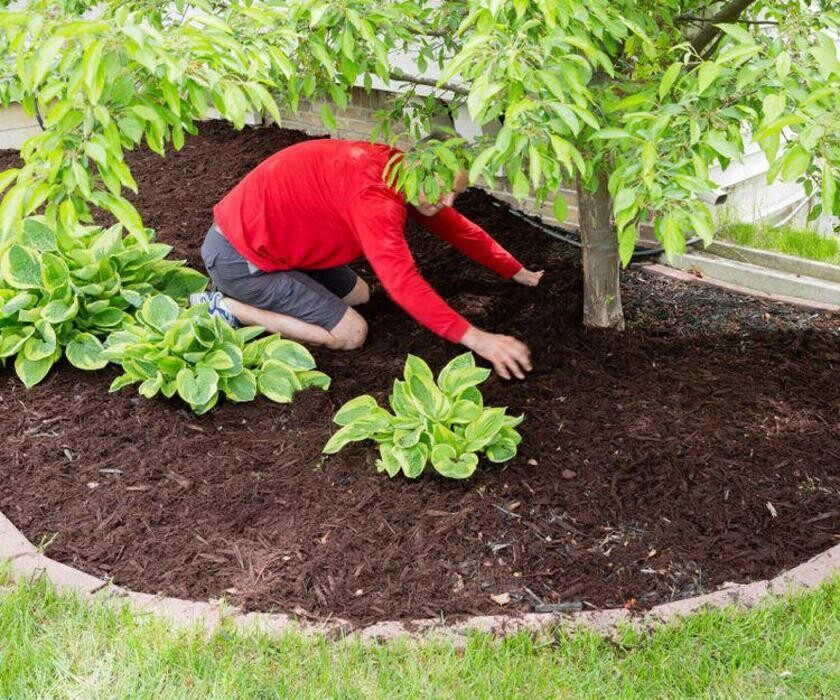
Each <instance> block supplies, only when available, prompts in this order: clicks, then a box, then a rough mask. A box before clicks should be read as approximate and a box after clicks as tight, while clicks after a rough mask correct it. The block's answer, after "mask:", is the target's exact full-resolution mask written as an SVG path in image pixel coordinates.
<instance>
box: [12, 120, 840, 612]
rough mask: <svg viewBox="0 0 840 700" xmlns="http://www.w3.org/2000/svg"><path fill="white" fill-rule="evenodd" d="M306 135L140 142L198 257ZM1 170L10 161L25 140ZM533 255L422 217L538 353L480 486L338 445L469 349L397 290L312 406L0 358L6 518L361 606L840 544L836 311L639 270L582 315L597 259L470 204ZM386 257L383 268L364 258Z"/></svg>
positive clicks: (254, 133)
mask: <svg viewBox="0 0 840 700" xmlns="http://www.w3.org/2000/svg"><path fill="white" fill-rule="evenodd" d="M300 138H301V135H300V134H296V133H293V132H287V131H282V130H278V129H264V130H249V131H245V132H243V133H241V134H235V133H233V132H232V131H230V130H229V129H227V128H226V127H223V126H220V125H218V124H210V125H206V126H205V127H204V128H203V138H200V139H190V140H188V143H187V145H186V146H185V148H184V150H183V151H182V152H181V153H179V154H177V155H175V156H174V157H172V158H168V159H166V160H161V159H159V158H158V157H157V156H154V155H151V154H136V155H134V156H133V157H132V163H133V167H134V172H135V175H136V177H137V180H138V182H139V183H140V187H141V191H142V195H141V196H140V197H138V198H137V201H138V205H139V207H140V209H141V211H142V213H143V215H144V216H145V219H146V221H147V223H148V224H149V225H151V226H154V227H155V228H157V229H158V232H159V235H160V238H161V239H162V240H164V241H168V242H170V243H172V244H174V245H175V248H176V251H177V253H178V254H179V255H181V256H183V257H186V258H188V259H189V260H190V261H191V262H192V263H194V264H199V263H198V249H199V245H200V242H201V239H202V236H203V234H204V231H205V230H206V228H207V226H208V224H209V222H210V209H211V206H212V204H213V203H214V202H215V201H216V200H217V199H218V198H219V197H220V196H221V195H223V194H224V192H225V191H226V190H227V189H229V188H230V186H232V185H233V184H234V183H235V182H236V181H237V180H238V179H239V178H240V177H241V176H242V175H244V174H245V172H247V170H248V169H249V168H251V167H252V166H253V165H255V164H256V163H257V162H259V161H260V160H261V159H262V158H264V157H266V156H267V155H269V154H270V153H272V152H274V151H275V150H277V149H279V148H281V147H283V146H284V145H287V144H289V143H291V142H293V141H296V140H299V139H300ZM5 157H6V162H9V161H11V160H12V159H13V158H14V154H5ZM459 208H461V209H462V210H463V211H464V212H465V213H467V214H468V215H469V216H471V217H473V218H474V219H475V220H477V221H478V222H479V223H481V224H482V225H483V226H485V227H486V228H487V229H488V230H489V231H491V232H492V233H493V234H494V235H496V236H497V237H498V238H499V239H500V240H501V241H502V242H503V243H504V244H505V245H507V246H508V247H510V248H511V249H512V250H513V251H514V252H515V253H516V254H517V255H519V256H520V257H521V259H522V260H523V261H524V262H525V263H526V264H528V265H530V266H532V267H535V268H539V267H545V268H546V270H547V272H546V278H545V280H544V282H543V284H542V285H541V286H540V287H539V288H537V289H526V288H523V287H520V286H518V285H515V284H513V283H500V282H498V281H497V280H495V279H494V278H493V277H492V276H491V275H489V274H487V273H485V272H483V271H482V270H479V269H478V268H476V267H475V266H474V265H472V264H470V263H468V262H467V261H465V260H464V259H462V258H460V257H459V256H458V255H457V254H455V253H453V252H452V251H450V250H448V249H446V248H445V247H444V246H443V245H440V244H439V243H438V242H437V241H434V240H432V239H431V238H430V237H429V236H428V235H426V234H424V233H421V232H418V231H415V230H411V232H410V240H411V243H412V248H413V250H415V252H416V254H417V258H418V262H419V264H420V266H421V268H422V269H423V271H424V272H425V274H426V275H427V276H428V278H429V279H430V280H431V281H432V282H433V283H434V285H435V286H436V287H437V289H438V290H439V291H440V292H441V293H442V294H443V295H444V296H445V297H446V298H447V299H449V300H450V301H451V303H452V304H453V305H454V306H455V307H456V308H457V309H460V310H462V311H463V312H464V313H465V314H466V315H467V316H468V317H469V318H470V319H472V320H473V321H474V322H475V323H476V324H478V325H480V326H483V327H486V328H489V329H493V330H497V331H504V332H507V333H511V334H514V335H517V336H519V337H521V338H523V339H524V340H526V341H527V342H528V343H529V344H530V346H531V347H532V349H533V351H534V357H535V369H534V372H533V373H532V374H531V376H530V377H529V378H528V380H527V381H526V382H523V383H513V384H510V383H505V382H503V381H501V380H498V379H495V378H494V379H493V380H491V381H489V382H488V384H487V385H486V389H485V396H486V400H487V402H488V403H489V404H491V405H493V404H495V405H507V406H509V407H510V408H511V409H512V411H514V412H524V413H525V416H526V419H525V422H524V424H523V425H522V428H521V430H522V433H523V435H524V442H523V444H522V447H521V453H520V455H519V456H518V457H517V458H516V459H515V460H514V461H512V462H510V463H509V464H507V465H505V466H503V467H498V466H496V467H494V466H488V467H486V468H484V469H483V470H482V471H481V472H480V474H479V475H478V476H477V477H476V478H474V479H472V480H470V481H468V482H466V483H460V482H451V481H444V480H442V479H439V478H435V477H433V476H431V475H426V476H424V477H423V478H421V479H420V480H418V481H416V482H410V481H407V480H405V479H396V480H394V481H390V480H388V479H387V478H386V477H384V476H383V475H379V474H377V473H376V471H375V469H374V467H373V459H374V451H373V449H372V448H371V446H370V445H367V444H366V445H357V446H354V447H351V448H348V449H347V450H346V451H344V452H343V453H341V454H340V455H338V456H336V457H331V458H329V459H325V458H323V457H322V456H321V455H320V449H321V446H322V445H323V444H324V442H325V441H326V440H327V438H328V437H329V435H330V433H331V429H332V428H331V424H330V417H331V415H332V414H333V412H334V411H335V410H336V408H337V407H338V406H339V405H340V404H341V403H342V402H343V401H345V400H347V399H349V398H351V397H352V396H355V395H357V394H359V393H363V392H370V393H373V394H375V395H376V396H378V397H384V396H385V395H386V393H387V390H388V388H389V385H390V383H391V381H392V380H393V378H394V377H396V376H397V375H398V374H399V372H400V370H401V368H402V365H403V362H404V359H405V355H406V353H408V352H413V353H416V354H419V355H421V356H423V357H425V358H426V359H427V360H428V361H429V362H430V363H431V364H432V366H434V367H439V366H441V365H442V364H443V363H444V362H445V361H446V360H447V359H448V358H450V357H451V356H453V354H455V353H456V352H457V351H458V349H457V348H456V347H454V346H452V345H449V344H447V343H446V342H444V341H442V340H440V339H438V338H436V337H435V336H433V335H432V334H430V333H428V332H427V331H425V330H423V329H421V328H419V327H417V326H416V325H415V324H414V323H413V322H412V321H411V320H410V319H409V318H407V317H406V316H405V315H404V314H403V313H402V312H400V311H399V310H398V309H397V308H395V307H394V306H393V305H392V304H391V303H390V302H389V301H388V300H387V299H386V298H385V296H384V295H383V294H382V293H381V292H376V293H375V294H374V296H373V299H372V300H371V303H370V304H369V306H368V308H367V309H365V310H364V313H365V315H366V316H367V318H368V319H369V321H370V329H371V330H370V337H369V340H368V343H367V344H366V346H365V347H364V348H363V349H362V350H360V351H357V352H352V353H345V354H341V353H330V352H325V351H319V352H317V358H318V360H319V364H320V366H321V368H322V369H324V370H325V371H326V372H328V373H329V374H330V375H331V376H332V377H333V380H334V387H333V389H332V390H331V391H330V392H329V393H323V392H319V391H310V392H307V393H305V394H301V395H299V396H298V398H297V399H296V400H295V403H294V404H292V405H290V406H278V405H274V404H271V403H269V402H267V401H264V400H259V401H257V402H255V403H253V404H249V405H238V406H233V405H223V406H221V407H220V408H219V409H217V410H216V411H214V412H213V413H212V414H211V415H209V416H206V417H203V418H195V417H193V416H191V415H190V414H189V413H187V412H186V411H185V410H184V409H183V408H182V407H181V406H180V405H179V404H177V403H176V402H166V401H147V400H145V399H141V398H139V397H138V396H137V395H136V394H134V393H133V392H132V391H131V390H124V391H122V392H120V393H118V394H114V395H112V394H108V391H107V390H108V384H109V383H110V381H111V379H112V377H113V375H114V372H113V371H111V370H105V371H102V372H96V373H84V372H79V371H76V370H73V369H71V368H70V367H68V366H61V367H60V369H59V370H58V371H55V372H53V373H52V375H51V376H50V377H49V378H48V379H47V380H46V381H45V382H44V383H43V384H42V385H40V386H38V387H37V388H35V389H34V390H32V391H26V390H25V389H24V388H23V386H22V385H21V384H20V383H19V382H18V381H17V380H16V379H15V378H14V377H13V375H12V373H11V372H10V371H9V370H5V371H2V374H0V438H2V444H0V480H2V484H3V488H2V492H1V493H0V509H2V510H3V512H5V513H6V514H7V515H8V516H9V517H10V518H11V519H12V520H13V521H14V522H15V523H16V524H17V525H18V526H20V527H21V528H22V529H23V531H24V532H25V533H26V535H27V536H28V537H29V538H30V539H32V540H33V541H35V542H36V543H37V542H39V541H41V540H43V541H50V544H49V547H48V550H47V551H48V552H49V554H50V555H51V556H53V557H55V558H57V559H59V560H60V561H64V562H67V563H71V564H73V565H76V566H78V567H80V568H82V569H84V570H86V571H88V572H91V573H94V574H97V575H107V576H112V577H113V578H114V580H115V581H116V582H117V583H119V584H123V585H125V586H129V587H131V588H134V589H138V590H143V591H161V592H163V593H165V594H168V595H173V596H182V597H191V598H207V597H219V596H225V597H227V598H229V599H230V600H232V601H233V602H235V603H238V604H242V605H244V606H245V607H247V608H248V609H273V608H277V609H280V610H293V609H295V610H297V611H298V612H299V613H300V614H303V615H318V616H324V615H330V614H333V615H338V616H341V617H345V618H349V619H351V620H354V621H356V622H367V621H371V620H374V619H382V618H411V617H423V616H436V615H439V614H441V613H444V614H446V615H449V616H452V615H457V614H463V613H490V612H497V611H499V607H498V605H497V604H496V603H495V602H493V601H492V600H491V598H490V596H491V595H496V594H499V593H503V592H509V593H510V595H511V597H512V602H511V603H510V604H509V605H508V606H507V608H508V609H530V606H531V604H532V603H533V602H534V599H535V598H539V599H540V600H543V601H546V602H555V601H568V600H582V601H586V603H587V604H591V605H594V606H621V605H625V604H627V605H633V606H636V607H647V606H650V605H652V604H655V603H659V602H662V601H667V600H670V599H673V598H679V597H683V596H688V595H691V594H695V593H698V592H700V591H704V590H709V589H711V588H714V587H715V586H718V585H719V584H721V583H723V582H725V581H747V580H750V579H757V578H762V577H767V576H772V575H774V574H776V573H778V572H779V571H780V570H781V569H783V568H785V567H789V566H791V565H794V564H797V563H799V562H801V561H803V560H805V559H806V558H808V557H810V556H812V555H814V554H816V553H817V552H819V551H821V550H824V549H825V548H827V547H829V546H831V545H832V544H835V543H836V542H837V541H838V536H840V382H838V381H837V377H838V371H840V319H838V317H837V316H836V315H835V316H831V315H827V314H818V313H813V312H809V311H805V310H801V309H796V308H794V307H789V306H782V305H774V304H768V303H765V302H759V301H756V300H754V299H751V298H748V297H742V296H737V295H733V294H729V293H725V292H721V291H719V290H716V289H713V288H708V287H701V286H694V285H686V284H684V283H677V282H674V281H671V280H665V279H661V278H658V277H655V276H653V275H650V274H649V273H646V272H645V271H644V270H643V269H635V270H631V271H629V272H627V273H625V274H624V278H623V279H624V282H623V284H624V291H623V293H624V300H625V305H626V312H627V319H628V331H627V332H625V333H624V334H610V333H595V332H589V331H586V330H584V329H583V328H582V326H581V323H580V307H581V284H580V275H579V270H578V268H577V266H576V264H575V262H574V256H572V255H570V253H569V251H568V250H567V249H564V248H561V247H560V246H559V245H558V244H557V243H553V242H551V241H549V240H548V239H547V238H545V237H544V236H543V235H542V234H540V233H538V232H536V231H534V230H532V229H530V228H529V227H528V226H527V224H524V223H523V222H521V221H520V220H518V219H515V218H513V217H511V216H510V215H508V214H506V213H505V211H504V210H503V209H500V208H498V207H497V206H495V205H494V203H493V200H491V198H489V197H488V196H486V195H484V194H481V193H476V192H473V193H469V194H468V195H466V196H465V197H464V198H463V201H461V202H460V203H459ZM362 269H363V267H362Z"/></svg>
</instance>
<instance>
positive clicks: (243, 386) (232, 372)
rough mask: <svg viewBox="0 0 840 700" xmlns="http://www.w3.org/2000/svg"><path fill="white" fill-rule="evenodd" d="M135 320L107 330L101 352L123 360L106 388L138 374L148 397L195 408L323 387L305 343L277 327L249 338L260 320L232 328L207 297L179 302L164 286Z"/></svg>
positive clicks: (326, 381) (286, 397)
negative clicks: (276, 331) (186, 304)
mask: <svg viewBox="0 0 840 700" xmlns="http://www.w3.org/2000/svg"><path fill="white" fill-rule="evenodd" d="M136 319H137V323H136V324H135V325H132V326H130V327H127V328H124V329H122V330H119V331H116V332H114V333H112V334H111V335H110V336H108V339H107V341H106V342H105V348H104V349H103V350H102V351H101V353H100V355H99V357H100V358H102V359H105V360H111V361H113V362H116V363H119V364H121V365H122V368H123V370H125V374H123V375H121V376H119V377H117V378H116V379H115V380H114V382H113V383H112V384H111V391H118V390H119V389H121V388H123V387H124V386H127V385H129V384H135V383H137V382H140V387H139V392H140V394H141V395H143V396H145V397H146V398H151V397H153V396H155V395H156V394H157V393H158V392H160V393H162V394H163V395H164V396H166V397H167V398H169V397H172V396H174V395H175V394H178V396H179V397H180V398H182V399H183V400H184V401H186V402H187V403H188V404H189V405H190V407H191V408H192V409H193V411H195V413H196V414H198V415H201V414H202V413H206V412H207V411H209V410H210V409H211V408H213V406H215V405H216V403H217V401H218V400H219V395H220V394H224V395H225V396H226V397H227V398H228V399H229V400H230V401H235V402H241V401H252V400H253V399H254V398H256V397H257V396H258V395H262V396H265V397H266V398H268V399H270V400H271V401H276V402H278V403H288V402H289V401H291V400H292V396H293V395H294V393H295V392H296V391H299V390H301V389H306V388H308V387H312V386H316V387H320V388H321V389H327V388H329V385H330V378H329V377H328V376H327V375H326V374H324V373H323V372H318V371H316V370H315V360H314V359H313V358H312V355H311V354H310V353H309V351H308V350H307V349H306V348H304V347H303V346H302V345H300V344H299V343H295V342H293V341H291V340H286V339H285V338H280V337H279V336H277V335H273V336H268V337H265V338H261V339H259V340H254V338H256V337H257V336H259V335H260V334H262V333H263V332H264V329H263V328H260V327H259V326H250V327H247V328H239V329H236V330H234V329H233V328H231V327H230V326H229V325H228V324H227V323H225V322H224V321H222V320H221V319H219V318H218V317H216V316H209V315H208V313H207V305H206V304H202V305H199V306H195V307H193V308H190V309H182V308H181V307H179V306H178V304H177V303H176V302H175V301H174V300H173V299H172V298H171V297H168V296H166V295H163V294H157V295H154V296H151V297H149V298H148V299H146V301H145V302H144V303H143V306H142V308H141V309H140V310H138V312H137V314H136Z"/></svg>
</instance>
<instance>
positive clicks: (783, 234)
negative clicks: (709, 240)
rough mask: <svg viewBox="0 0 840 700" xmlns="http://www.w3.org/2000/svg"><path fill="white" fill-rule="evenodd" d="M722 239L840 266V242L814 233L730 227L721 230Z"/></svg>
mask: <svg viewBox="0 0 840 700" xmlns="http://www.w3.org/2000/svg"><path fill="white" fill-rule="evenodd" d="M720 237H721V238H722V239H723V240H725V241H732V242H733V243H738V244H740V245H745V246H749V247H751V248H762V249H765V250H777V251H779V252H780V253H787V254H788V255H796V256H797V257H800V258H808V259H809V260H818V261H820V262H826V263H833V264H834V265H840V242H838V239H836V238H828V237H826V236H821V235H820V234H818V233H814V232H813V231H806V230H798V229H793V228H790V227H787V226H782V227H780V228H763V227H760V226H755V225H754V224H728V225H726V226H723V227H722V228H721V230H720Z"/></svg>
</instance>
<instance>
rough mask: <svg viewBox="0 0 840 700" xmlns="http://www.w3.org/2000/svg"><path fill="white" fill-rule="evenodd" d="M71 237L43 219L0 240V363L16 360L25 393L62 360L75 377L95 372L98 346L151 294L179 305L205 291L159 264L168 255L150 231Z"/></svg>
mask: <svg viewBox="0 0 840 700" xmlns="http://www.w3.org/2000/svg"><path fill="white" fill-rule="evenodd" d="M72 232H73V235H68V234H67V233H66V231H64V230H61V231H59V232H58V233H57V232H56V230H55V229H53V228H52V227H50V226H49V225H48V224H47V223H46V221H45V219H44V217H42V216H32V217H27V218H26V219H24V220H23V222H22V224H21V226H20V229H19V230H18V231H16V233H15V234H14V235H7V236H6V237H4V238H3V239H2V240H0V363H3V362H5V360H6V359H7V358H10V357H12V356H16V357H15V370H16V372H17V374H18V376H19V377H20V378H21V380H22V381H23V382H24V384H25V385H26V386H27V387H31V386H33V385H35V384H37V383H38V382H40V381H41V380H42V379H43V378H44V377H45V376H46V374H47V373H48V372H49V370H50V368H51V367H52V365H53V364H54V363H55V362H56V361H57V360H58V359H59V358H60V357H61V355H62V352H66V355H67V359H68V360H69V361H70V363H71V364H73V365H75V366H76V367H79V368H80V369H87V370H91V369H99V368H101V367H104V366H105V364H106V361H104V360H102V359H100V358H98V357H97V354H98V353H97V350H101V344H100V341H99V339H98V338H101V337H104V336H106V335H107V334H108V333H110V332H112V331H114V330H115V329H117V328H119V327H121V326H122V325H124V324H126V323H130V322H133V321H132V314H133V312H134V310H135V309H136V308H138V307H139V306H140V305H141V304H142V303H143V300H144V299H145V298H146V297H147V296H149V295H150V294H152V293H155V292H163V293H166V294H170V295H172V296H174V297H176V298H178V299H185V298H186V296H187V295H188V294H189V293H190V292H194V291H200V290H201V289H203V288H204V287H205V286H206V284H207V278H206V277H204V275H202V274H201V273H199V272H197V271H195V270H192V269H190V268H187V267H184V263H183V261H176V260H165V259H164V258H165V256H166V255H167V254H168V253H169V251H170V250H171V247H170V246H168V245H164V244H161V243H155V242H154V234H153V233H152V232H151V231H148V230H146V231H143V233H142V234H128V235H124V234H123V230H122V226H120V225H115V226H111V227H110V228H102V227H99V226H83V225H80V224H77V225H76V226H75V227H74V228H73V229H72Z"/></svg>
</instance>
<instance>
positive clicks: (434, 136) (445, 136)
mask: <svg viewBox="0 0 840 700" xmlns="http://www.w3.org/2000/svg"><path fill="white" fill-rule="evenodd" d="M455 137H456V134H454V133H449V132H447V131H444V130H443V129H432V130H431V131H430V132H429V133H428V134H426V135H425V136H424V137H423V138H422V139H420V140H419V141H418V142H417V145H420V144H423V145H425V144H427V143H431V142H432V141H448V140H449V139H451V138H455Z"/></svg>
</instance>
